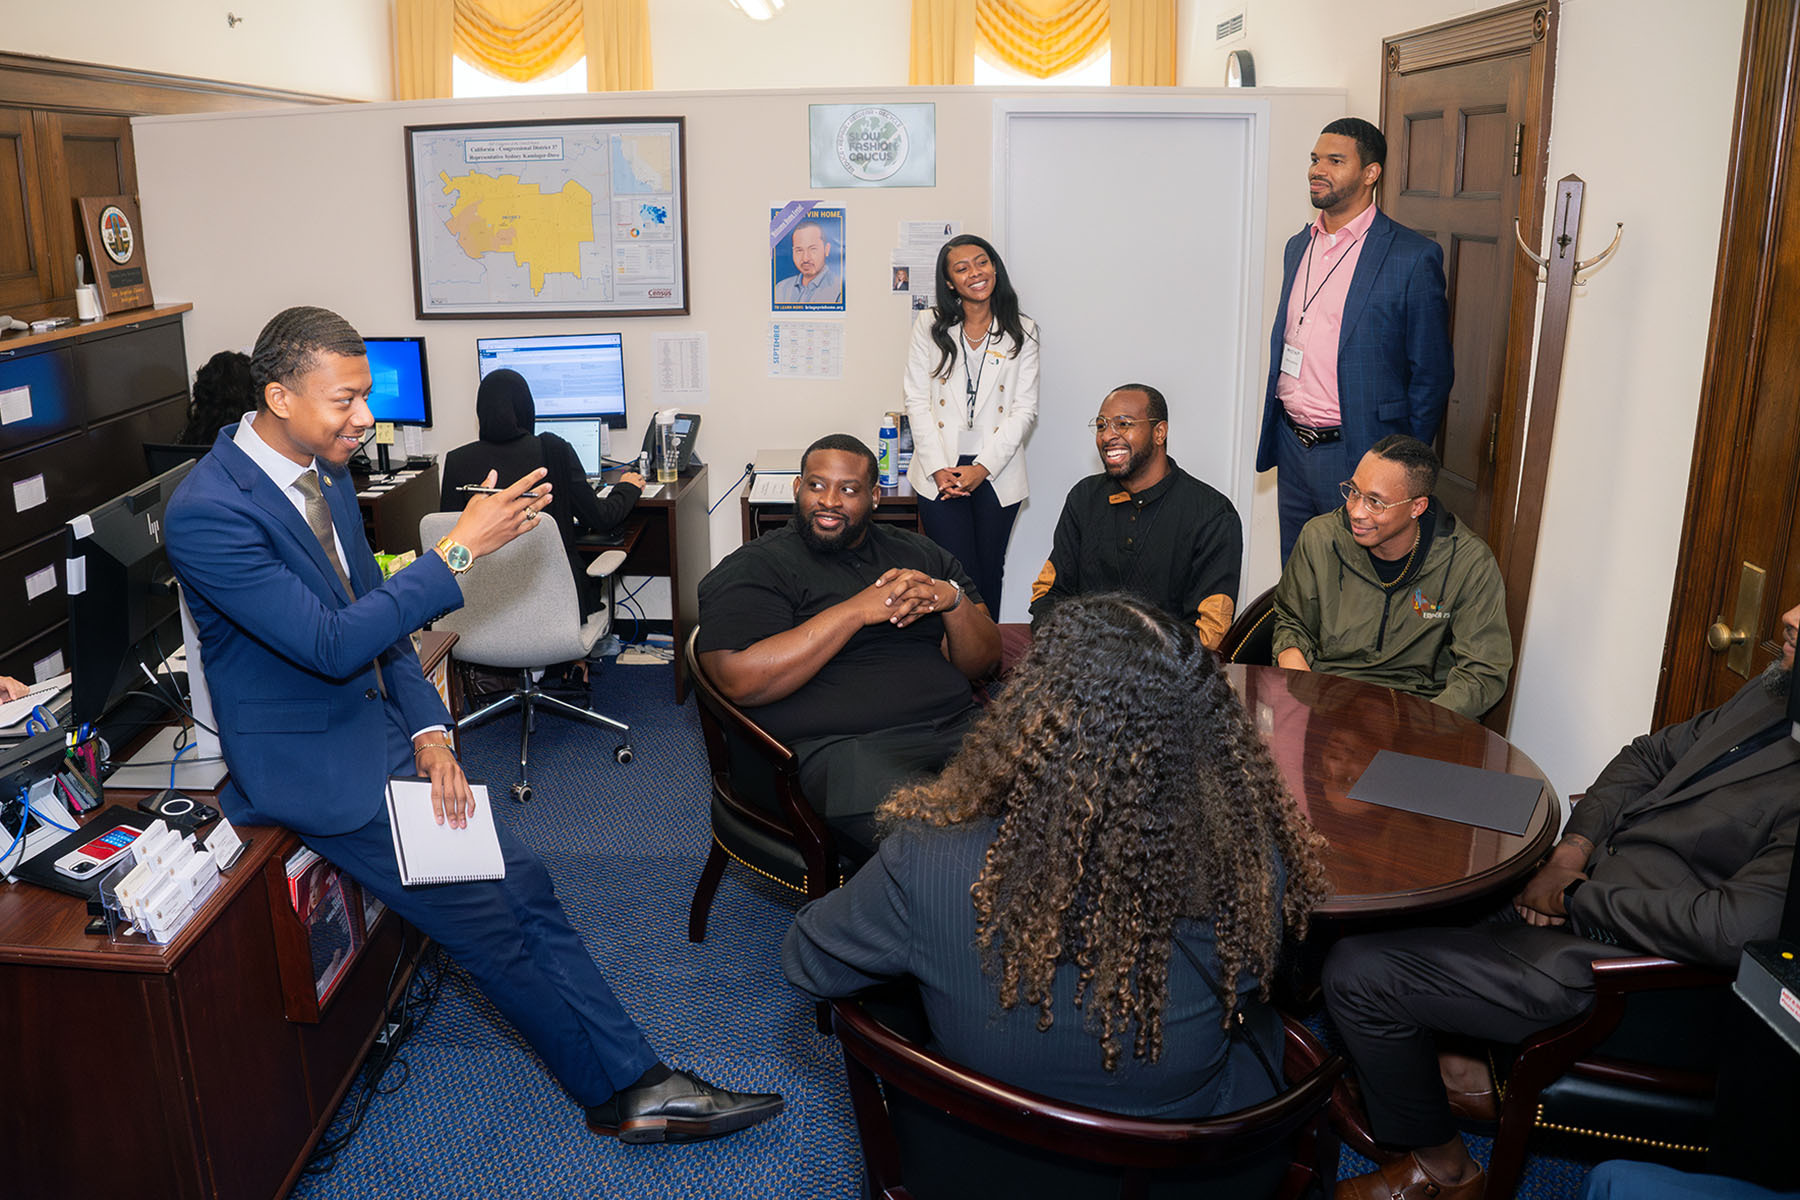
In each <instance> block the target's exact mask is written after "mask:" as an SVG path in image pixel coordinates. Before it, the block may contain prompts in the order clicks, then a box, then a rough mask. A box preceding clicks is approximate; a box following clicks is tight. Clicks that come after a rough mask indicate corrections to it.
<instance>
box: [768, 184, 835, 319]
mask: <svg viewBox="0 0 1800 1200" xmlns="http://www.w3.org/2000/svg"><path fill="white" fill-rule="evenodd" d="M795 218H798V219H795ZM769 222H770V226H771V238H772V240H771V246H772V249H771V250H770V255H769V258H770V262H769V278H770V283H771V293H770V299H769V307H770V308H772V309H773V310H774V311H776V312H843V311H844V210H843V209H842V208H810V209H807V210H806V211H805V212H804V213H791V212H789V211H788V210H784V209H779V208H776V209H770V210H769ZM781 225H788V226H790V227H789V228H787V229H786V230H785V231H783V230H781V229H780V226H781Z"/></svg>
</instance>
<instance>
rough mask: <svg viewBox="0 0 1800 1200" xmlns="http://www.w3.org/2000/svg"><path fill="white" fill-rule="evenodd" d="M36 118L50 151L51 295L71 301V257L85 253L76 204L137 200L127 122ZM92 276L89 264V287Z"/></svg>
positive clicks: (73, 116) (56, 115)
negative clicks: (97, 198)
mask: <svg viewBox="0 0 1800 1200" xmlns="http://www.w3.org/2000/svg"><path fill="white" fill-rule="evenodd" d="M35 115H36V119H37V134H38V140H39V142H40V143H41V144H42V145H44V146H45V147H46V148H47V149H48V150H49V151H50V152H49V153H47V154H45V155H44V156H43V170H44V203H45V204H46V205H47V206H51V207H52V208H53V211H52V212H51V213H50V216H51V220H50V221H49V222H48V225H49V239H48V240H49V249H50V270H51V277H52V284H53V290H52V294H53V295H55V296H57V297H59V298H60V297H64V296H73V295H74V294H75V255H76V254H77V253H81V254H83V255H85V254H86V253H87V247H86V245H85V239H83V237H82V236H81V218H80V210H79V208H78V206H77V205H76V201H77V200H79V199H81V197H83V196H131V197H132V198H133V199H135V198H136V196H137V157H136V154H135V153H134V151H133V149H132V144H131V118H130V117H111V116H99V115H94V114H89V113H62V112H41V111H40V112H38V113H37V114H35ZM146 236H148V232H147V231H146ZM94 271H95V268H94V264H93V263H89V264H88V271H87V278H88V282H89V283H92V282H93V281H94Z"/></svg>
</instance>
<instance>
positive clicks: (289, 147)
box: [134, 88, 1343, 619]
mask: <svg viewBox="0 0 1800 1200" xmlns="http://www.w3.org/2000/svg"><path fill="white" fill-rule="evenodd" d="M896 94H897V92H896V91H895V90H882V91H879V92H876V91H864V92H860V93H859V92H837V93H827V92H768V91H765V92H744V93H717V92H713V93H689V94H679V93H675V94H671V93H664V92H657V93H644V94H640V95H627V96H616V97H607V98H605V99H601V98H597V97H596V98H586V97H568V98H554V99H546V98H534V99H507V100H479V101H461V102H457V101H430V102H414V103H408V104H379V105H375V104H370V105H351V106H342V107H337V108H328V109H312V110H305V111H271V112H259V113H244V114H207V115H196V116H184V117H151V118H140V119H139V120H137V121H136V122H135V123H134V140H135V143H136V147H137V158H138V180H139V191H140V195H141V199H142V202H143V207H144V221H145V225H146V227H147V228H149V229H151V230H153V231H154V236H153V239H152V241H151V243H150V245H151V251H150V253H151V254H152V256H153V257H154V258H155V263H156V266H155V275H156V284H157V296H158V298H159V299H163V300H167V299H187V300H191V301H193V303H194V305H195V308H194V311H193V313H192V314H190V316H189V317H188V320H187V326H186V328H187V347H188V355H189V358H190V360H191V362H192V363H193V364H195V365H197V364H199V363H201V362H204V361H205V360H206V358H208V357H209V356H210V355H211V354H213V353H214V352H215V351H217V350H219V349H222V348H227V347H236V346H242V345H244V344H245V343H247V342H249V341H252V340H253V339H254V338H255V336H256V333H257V330H258V329H259V328H260V327H261V325H262V323H263V322H264V321H266V320H267V319H268V317H269V316H271V315H273V314H274V313H275V312H277V311H278V310H280V309H282V308H284V307H286V306H288V305H292V304H300V303H307V304H321V305H325V306H327V307H330V308H333V309H336V310H337V311H339V312H341V313H343V314H344V315H345V316H346V317H347V318H349V319H350V320H351V321H352V323H354V324H355V325H356V326H357V327H358V328H360V329H361V330H362V331H363V332H364V333H366V334H370V335H377V334H381V335H395V334H421V335H423V336H424V337H425V338H426V339H427V348H428V353H429V356H430V363H431V375H432V392H433V408H434V416H435V418H436V423H435V427H434V428H433V429H432V430H431V431H429V433H428V434H427V438H426V444H427V447H428V449H431V450H434V451H438V452H442V451H445V450H448V449H450V448H452V447H455V446H457V445H460V444H461V443H463V442H466V441H470V440H472V439H473V438H474V436H475V417H474V398H475V390H476V375H475V356H474V342H475V339H476V338H478V337H484V336H490V335H495V334H503V333H504V334H519V333H557V332H570V331H575V330H581V329H587V330H592V329H595V328H602V329H619V330H622V331H623V332H624V334H625V361H626V372H627V379H626V384H627V389H628V392H629V394H630V396H631V397H632V400H631V416H632V420H633V428H631V429H630V430H628V431H627V432H626V434H625V439H624V444H625V445H627V446H631V445H636V444H637V440H638V439H640V438H641V437H642V433H643V428H644V425H645V423H646V422H647V420H648V414H649V412H650V410H651V407H652V404H653V401H652V390H651V382H650V380H651V372H650V361H649V349H650V335H651V334H652V333H653V332H664V331H667V332H678V331H703V332H705V333H706V334H707V335H708V341H709V351H710V357H711V362H710V366H711V377H712V398H711V400H710V401H709V402H708V403H707V405H706V406H705V407H704V409H703V410H702V412H703V416H704V419H705V423H704V425H703V427H702V430H701V435H700V443H699V449H700V452H701V454H702V455H704V456H705V457H706V459H707V460H708V462H709V463H711V464H712V472H711V475H710V482H711V487H712V499H713V500H714V501H715V502H716V501H719V500H720V499H721V498H724V503H722V504H720V506H719V508H718V510H717V511H716V512H715V514H714V516H713V523H712V546H713V551H714V555H715V557H720V556H723V555H724V554H725V553H726V552H728V551H729V550H730V549H732V548H733V547H735V546H736V545H737V544H738V540H739V532H738V531H739V514H738V508H737V501H736V498H735V495H734V494H729V493H728V489H730V488H731V486H732V482H733V480H734V479H736V478H737V476H738V473H739V471H740V470H741V469H742V468H743V465H744V464H745V463H746V462H747V461H748V460H749V459H750V458H752V457H754V455H755V452H756V451H757V450H758V449H785V448H792V447H797V446H804V445H805V444H807V443H808V442H810V441H811V440H812V439H813V438H815V437H817V436H819V435H820V434H822V433H825V432H830V431H835V430H844V431H848V432H851V433H856V434H859V435H862V436H864V437H870V438H872V437H873V435H874V431H875V429H876V427H877V424H878V420H879V417H880V414H881V413H883V412H886V411H888V410H890V409H896V408H899V407H901V404H902V399H901V393H900V379H901V373H902V368H903V365H904V362H905V355H906V339H907V334H908V330H909V328H910V325H911V320H912V313H911V311H910V310H909V308H908V307H907V305H906V301H905V298H904V297H899V296H895V295H894V294H892V293H891V292H890V290H889V280H890V275H889V271H888V252H889V250H890V249H891V248H892V247H893V245H894V241H895V235H896V228H897V225H898V223H899V222H900V221H901V220H903V219H912V220H930V221H956V222H960V223H961V224H962V225H963V227H964V228H965V229H968V230H970V231H974V232H989V231H991V230H992V224H991V215H992V214H991V209H992V189H993V176H992V171H993V159H994V155H993V151H992V141H993V127H994V118H993V108H994V101H995V99H996V98H998V97H1001V96H1005V95H1008V94H1009V93H1006V92H1003V91H999V90H996V89H969V88H964V89H933V90H927V89H919V90H918V91H916V92H911V91H909V92H905V93H900V94H904V95H905V97H906V98H907V99H909V100H921V101H924V100H929V101H932V102H934V103H935V104H936V105H937V135H938V141H937V144H938V169H937V186H936V187H933V188H856V189H846V190H841V191H832V190H813V189H810V188H808V187H806V182H807V179H808V177H809V171H808V162H807V153H808V152H807V137H806V130H807V107H808V105H809V103H812V102H815V101H833V100H861V101H865V102H866V101H869V100H875V99H884V100H890V99H893V98H894V97H895V96H896ZM1010 94H1012V95H1015V96H1017V95H1019V93H1010ZM1025 94H1026V95H1029V96H1030V97H1031V98H1033V99H1041V98H1043V97H1045V96H1046V93H1045V92H1044V91H1043V90H1042V89H1032V90H1031V91H1030V92H1028V93H1025ZM1176 94H1177V95H1180V94H1181V93H1176ZM1185 95H1187V96H1189V97H1194V98H1196V99H1197V100H1198V101H1199V102H1202V103H1203V102H1204V96H1203V95H1202V94H1200V93H1186V94H1185ZM1084 99H1091V100H1093V101H1095V102H1096V103H1098V104H1102V105H1104V104H1105V103H1107V102H1108V97H1107V94H1106V93H1105V92H1102V91H1089V92H1086V93H1085V94H1084ZM1231 102H1232V103H1239V102H1241V98H1240V97H1233V98H1231ZM1266 103H1267V104H1268V106H1269V108H1270V109H1272V110H1274V111H1275V112H1276V113H1280V114H1281V116H1280V117H1279V119H1274V118H1272V119H1271V121H1270V128H1271V130H1272V131H1274V132H1273V134H1272V140H1271V146H1272V149H1271V151H1270V156H1271V157H1272V158H1278V159H1280V160H1283V161H1289V160H1292V159H1293V158H1294V157H1295V156H1296V155H1299V154H1302V153H1303V152H1304V147H1305V146H1307V145H1310V144H1311V138H1312V131H1313V130H1315V129H1316V128H1317V127H1318V126H1319V125H1320V124H1322V123H1323V122H1324V121H1325V120H1327V119H1329V117H1330V115H1333V114H1336V113H1340V112H1341V111H1342V106H1343V101H1342V96H1341V94H1339V93H1335V92H1303V93H1293V94H1286V95H1284V94H1280V93H1270V94H1269V95H1268V96H1267V99H1266ZM1289 109H1292V110H1293V112H1292V113H1290V112H1288V111H1287V110H1289ZM602 113H605V114H616V115H632V114H638V115H667V114H670V113H681V114H685V115H686V116H687V162H688V170H689V172H690V179H689V186H688V189H687V202H688V205H689V226H688V227H689V234H690V244H689V262H690V270H689V287H690V308H691V313H692V315H691V316H688V317H676V318H636V319H624V320H613V321H604V320H603V321H599V322H596V321H557V320H543V321H537V320H533V321H521V320H510V321H490V320H469V321H464V320H457V321H441V320H440V321H417V320H415V319H414V318H413V315H412V313H413V295H412V259H411V251H410V238H409V230H408V221H409V209H408V201H407V194H406V175H405V167H404V161H405V159H404V153H403V138H402V130H403V128H404V126H406V125H407V124H429V123H433V122H443V121H459V120H460V121H468V120H478V119H531V118H540V117H544V118H553V117H558V116H578V115H598V114H602ZM1295 114H1298V115H1295ZM1275 139H1279V140H1275ZM317 164H329V167H328V168H326V167H321V166H318V165H317ZM197 168H198V169H197ZM801 197H810V198H814V199H817V200H819V201H821V202H823V203H827V204H831V205H834V206H842V207H844V208H845V209H846V210H847V216H846V220H847V227H848V235H849V254H848V255H847V261H846V267H847V270H846V277H847V302H848V311H847V312H846V313H845V315H844V318H843V324H844V329H845V370H844V377H843V379H842V380H841V381H832V382H824V381H785V380H771V379H769V378H768V377H767V368H766V362H765V357H766V337H767V327H768V323H769V321H770V313H769V309H768V297H769V257H768V237H767V229H768V220H769V209H770V208H771V207H776V206H779V205H781V204H783V203H785V202H787V201H790V200H793V199H798V198H801ZM1269 208H1270V211H1271V213H1275V214H1279V216H1278V219H1279V221H1280V223H1281V225H1282V226H1283V227H1284V228H1285V227H1290V226H1291V227H1293V228H1298V227H1299V225H1300V224H1301V223H1302V222H1303V221H1304V219H1305V213H1306V212H1307V207H1306V200H1305V196H1304V193H1303V192H1302V191H1301V190H1300V189H1292V190H1291V191H1288V192H1286V193H1284V194H1283V196H1282V197H1280V198H1279V199H1277V200H1275V201H1272V202H1271V204H1270V206H1269ZM270 228H281V229H284V230H287V231H289V233H290V235H291V238H292V242H291V249H292V252H291V253H287V254H283V255H282V256H281V257H280V259H279V268H278V269H274V270H267V271H246V270H221V269H220V266H219V264H220V263H232V262H236V263H246V262H251V261H257V260H263V259H266V247H267V234H268V230H269V229H270ZM1103 233H1104V231H1103V230H1102V231H1093V230H1088V231H1083V230H1072V231H1071V238H1072V239H1073V241H1072V244H1074V245H1087V246H1093V247H1095V248H1107V247H1110V243H1109V242H1108V240H1107V239H1106V238H1105V237H1104V236H1099V235H1100V234H1103ZM1096 239H1097V240H1096ZM1001 249H1002V252H1003V253H1004V252H1005V246H1004V245H1002V247H1001ZM1109 252H1110V251H1109ZM1246 253H1247V254H1248V255H1249V256H1250V259H1251V261H1252V262H1253V263H1255V264H1257V267H1258V268H1260V269H1261V273H1262V277H1263V280H1264V287H1265V289H1266V290H1270V291H1272V290H1273V289H1274V287H1275V286H1276V285H1277V284H1278V283H1279V279H1280V261H1279V245H1277V246H1276V247H1275V250H1274V251H1273V252H1271V251H1269V250H1268V248H1267V247H1266V246H1264V245H1256V246H1250V247H1248V248H1247V250H1246ZM1138 302H1139V303H1143V304H1161V305H1162V306H1163V307H1164V308H1168V307H1170V306H1172V305H1174V304H1178V303H1180V302H1181V301H1180V293H1179V290H1177V292H1176V293H1175V294H1174V295H1173V296H1163V297H1158V296H1151V295H1140V296H1139V298H1138ZM1024 303H1025V307H1026V309H1027V310H1028V311H1029V310H1030V307H1031V298H1030V296H1029V295H1026V296H1024ZM1089 303H1091V304H1093V305H1097V306H1100V305H1103V306H1110V307H1114V308H1116V307H1118V306H1119V305H1120V303H1121V300H1120V298H1119V297H1118V296H1117V295H1113V294H1111V293H1105V294H1095V295H1094V296H1092V297H1091V298H1090V300H1089ZM826 319H832V318H830V317H826ZM1253 319H1255V320H1256V321H1257V323H1258V324H1261V323H1262V322H1264V321H1266V320H1267V316H1266V314H1256V315H1254V318H1253ZM1059 339H1060V348H1059V347H1058V346H1049V347H1047V348H1046V351H1045V355H1046V359H1047V360H1053V359H1054V358H1055V357H1056V356H1060V355H1069V354H1079V355H1082V356H1084V357H1086V358H1087V359H1089V360H1092V359H1095V358H1100V359H1102V360H1107V359H1108V357H1109V356H1110V361H1107V363H1106V369H1105V370H1104V371H1103V374H1104V375H1105V376H1107V377H1109V378H1113V379H1124V378H1129V377H1133V376H1136V375H1138V374H1140V373H1141V372H1140V371H1139V370H1137V369H1134V367H1141V366H1142V356H1141V355H1137V354H1134V353H1133V348H1132V347H1131V346H1130V345H1128V344H1120V345H1113V346H1106V347H1100V346H1095V345H1092V344H1089V343H1087V342H1085V341H1082V340H1081V339H1080V338H1079V337H1078V335H1077V334H1075V333H1074V332H1069V333H1064V334H1060V335H1059ZM1252 344H1253V345H1254V339H1253V340H1252ZM1262 369H1263V367H1262V363H1261V362H1260V361H1257V362H1251V363H1245V364H1242V366H1241V372H1242V377H1243V379H1244V385H1243V387H1242V390H1243V392H1244V394H1243V396H1242V398H1241V401H1240V402H1241V403H1242V404H1243V405H1245V406H1246V407H1249V406H1251V405H1253V404H1254V402H1255V396H1254V393H1255V391H1256V390H1257V389H1256V387H1255V383H1256V381H1257V380H1259V379H1260V377H1261V374H1262ZM1152 382H1156V381H1154V380H1152ZM1183 390H1184V389H1183V387H1182V385H1181V384H1180V382H1176V383H1175V384H1172V385H1171V386H1170V394H1171V396H1178V395H1179V394H1180V393H1181V392H1182V391H1183ZM1097 399H1098V397H1095V400H1096V401H1097ZM1225 402H1227V403H1229V399H1228V398H1227V399H1226V401H1225ZM1221 423H1222V422H1219V421H1213V420H1207V419H1202V418H1199V417H1196V419H1195V420H1194V421H1193V422H1192V424H1193V425H1194V427H1195V428H1194V430H1193V431H1192V432H1196V433H1197V432H1199V431H1201V430H1203V429H1205V428H1216V427H1217V426H1218V425H1219V424H1221ZM1037 437H1047V438H1054V439H1058V440H1059V441H1061V442H1066V443H1068V444H1072V445H1076V446H1085V447H1086V448H1087V449H1088V450H1089V451H1090V452H1091V442H1092V439H1091V437H1085V436H1084V434H1083V431H1082V430H1081V429H1079V428H1078V427H1075V426H1071V427H1070V428H1067V429H1062V428H1056V429H1040V431H1039V432H1038V433H1037V434H1034V438H1037ZM1097 467H1098V464H1097V463H1094V464H1092V465H1090V466H1088V467H1087V468H1086V469H1087V470H1090V471H1091V470H1095V469H1097ZM1035 476H1036V472H1035V471H1034V489H1033V490H1034V492H1035V493H1036V497H1035V499H1034V501H1033V503H1035V504H1043V505H1046V506H1049V507H1051V508H1052V509H1054V507H1055V506H1056V505H1058V504H1059V503H1060V500H1061V496H1062V494H1063V493H1064V491H1066V489H1067V487H1068V486H1069V485H1070V484H1071V483H1072V482H1073V479H1072V478H1067V479H1060V480H1059V479H1055V478H1047V479H1037V478H1035ZM1214 482H1215V483H1216V485H1217V486H1219V487H1221V488H1222V489H1224V490H1227V491H1230V490H1232V485H1231V481H1230V480H1215V481H1214ZM1047 551H1048V546H1047V545H1046V546H1042V547H1039V548H1037V551H1036V553H1037V554H1038V556H1039V561H1040V562H1041V556H1042V555H1043V554H1044V553H1047ZM1031 574H1035V567H1034V568H1033V570H1032V572H1031ZM656 586H658V587H659V586H660V585H656ZM645 594H646V596H647V597H649V598H650V599H651V600H652V601H653V602H654V601H655V600H656V598H657V595H658V593H657V591H656V589H655V587H653V588H652V589H650V590H648V591H647V592H646V593H645ZM663 611H666V609H665V610H663ZM653 615H654V611H653ZM1007 615H1008V616H1009V617H1010V618H1011V619H1022V618H1023V615H1024V614H1023V609H1022V607H1020V608H1019V610H1018V611H1017V612H1009V613H1008V614H1007Z"/></svg>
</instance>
